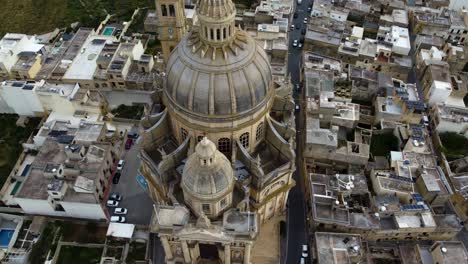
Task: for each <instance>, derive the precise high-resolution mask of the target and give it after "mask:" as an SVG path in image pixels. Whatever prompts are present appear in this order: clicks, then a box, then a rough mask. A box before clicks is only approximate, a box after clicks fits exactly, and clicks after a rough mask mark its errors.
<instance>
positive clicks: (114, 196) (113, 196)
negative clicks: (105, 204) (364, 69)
mask: <svg viewBox="0 0 468 264" xmlns="http://www.w3.org/2000/svg"><path fill="white" fill-rule="evenodd" d="M109 199H110V200H115V201H121V200H122V195H120V194H119V193H111V195H109Z"/></svg>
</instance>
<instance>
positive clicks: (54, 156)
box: [15, 138, 111, 203]
mask: <svg viewBox="0 0 468 264" xmlns="http://www.w3.org/2000/svg"><path fill="white" fill-rule="evenodd" d="M67 146H68V145H65V144H60V143H58V142H57V141H56V140H55V139H53V138H47V139H46V140H45V142H44V144H43V145H42V146H41V148H40V149H39V153H38V154H37V155H36V157H35V159H34V161H33V162H32V164H31V170H30V172H29V174H28V175H27V177H26V179H25V180H24V182H23V184H22V186H21V188H20V190H19V191H18V193H17V194H16V196H15V197H17V198H25V199H40V200H45V199H47V198H48V193H47V191H48V190H49V189H50V183H51V180H52V179H53V177H52V176H50V177H46V175H45V173H51V172H54V170H53V168H55V170H57V168H59V167H60V165H62V164H65V163H66V165H65V169H69V170H77V171H78V172H79V173H78V175H77V176H81V177H84V178H86V179H88V180H92V181H94V180H96V179H97V176H98V174H97V172H98V171H99V170H101V168H102V167H103V166H104V165H105V153H106V152H108V151H110V148H111V146H110V145H109V144H102V143H95V144H94V145H91V146H90V147H89V149H88V151H87V153H86V155H85V157H87V159H83V160H79V161H71V160H68V156H67V154H66V152H65V149H66V147H67ZM63 181H64V182H67V183H68V184H69V187H68V190H67V191H66V193H65V196H64V198H63V201H67V202H80V203H99V201H98V200H97V199H96V197H95V195H94V192H93V191H94V189H93V190H92V192H76V191H74V190H73V186H74V185H75V183H74V180H66V179H63Z"/></svg>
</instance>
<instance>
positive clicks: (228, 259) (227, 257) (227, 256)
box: [224, 244, 231, 264]
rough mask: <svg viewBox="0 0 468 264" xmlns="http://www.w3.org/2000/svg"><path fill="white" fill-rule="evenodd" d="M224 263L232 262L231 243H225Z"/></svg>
mask: <svg viewBox="0 0 468 264" xmlns="http://www.w3.org/2000/svg"><path fill="white" fill-rule="evenodd" d="M224 264H231V245H230V244H226V245H224Z"/></svg>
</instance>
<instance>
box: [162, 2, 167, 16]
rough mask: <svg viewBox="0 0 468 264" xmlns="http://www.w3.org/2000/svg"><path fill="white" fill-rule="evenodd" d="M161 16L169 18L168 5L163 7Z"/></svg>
mask: <svg viewBox="0 0 468 264" xmlns="http://www.w3.org/2000/svg"><path fill="white" fill-rule="evenodd" d="M161 15H162V16H167V7H166V5H161Z"/></svg>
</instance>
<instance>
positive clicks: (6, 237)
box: [0, 229, 15, 248]
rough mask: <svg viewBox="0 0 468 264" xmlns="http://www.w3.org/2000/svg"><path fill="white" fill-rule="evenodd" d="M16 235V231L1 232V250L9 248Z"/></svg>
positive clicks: (5, 230)
mask: <svg viewBox="0 0 468 264" xmlns="http://www.w3.org/2000/svg"><path fill="white" fill-rule="evenodd" d="M14 233H15V230H13V229H2V230H0V248H7V247H8V245H9V244H10V241H11V238H12V237H13V234H14Z"/></svg>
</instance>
